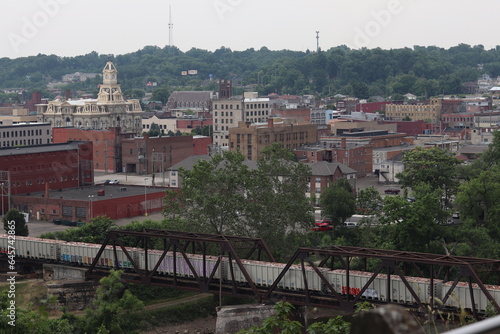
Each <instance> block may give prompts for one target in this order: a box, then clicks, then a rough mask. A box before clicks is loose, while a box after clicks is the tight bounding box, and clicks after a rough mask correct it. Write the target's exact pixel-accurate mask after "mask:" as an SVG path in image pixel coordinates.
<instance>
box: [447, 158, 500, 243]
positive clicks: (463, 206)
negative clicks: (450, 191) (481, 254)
mask: <svg viewBox="0 0 500 334" xmlns="http://www.w3.org/2000/svg"><path fill="white" fill-rule="evenodd" d="M456 203H457V205H458V208H459V210H460V214H461V219H462V220H464V219H472V220H473V221H474V223H475V224H476V225H484V226H485V227H487V228H488V230H489V232H490V233H491V234H492V236H493V237H494V238H495V239H497V240H500V223H499V221H500V165H494V166H493V167H492V168H490V169H488V170H485V171H483V172H481V174H479V175H478V176H477V177H476V178H473V179H472V180H470V181H469V182H465V183H463V184H461V185H460V187H459V190H458V194H457V200H456Z"/></svg>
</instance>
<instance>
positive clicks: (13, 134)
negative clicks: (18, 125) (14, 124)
mask: <svg viewBox="0 0 500 334" xmlns="http://www.w3.org/2000/svg"><path fill="white" fill-rule="evenodd" d="M41 135H42V129H34V130H19V132H18V131H17V130H12V131H10V132H9V131H4V132H2V138H9V137H13V138H14V137H18V136H22V137H26V136H41ZM47 135H48V136H50V130H49V129H47Z"/></svg>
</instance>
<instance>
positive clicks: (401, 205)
mask: <svg viewBox="0 0 500 334" xmlns="http://www.w3.org/2000/svg"><path fill="white" fill-rule="evenodd" d="M413 195H414V196H415V201H414V202H408V201H407V200H406V198H404V197H401V196H386V197H385V198H384V207H383V212H384V214H383V215H381V216H379V222H380V223H381V224H383V225H386V228H385V229H384V230H385V235H384V238H385V240H384V241H383V245H381V246H382V247H383V248H391V249H398V250H407V251H415V252H431V253H432V252H435V253H440V252H442V248H441V246H439V248H436V244H439V245H440V244H441V243H440V241H439V240H441V238H442V235H443V234H442V233H441V230H442V225H441V224H440V223H441V222H442V221H443V220H444V218H445V217H446V211H445V210H443V209H442V208H441V205H440V201H439V199H440V198H441V191H440V190H439V189H432V187H431V186H430V185H429V184H425V183H421V184H416V185H414V186H413ZM436 240H438V241H439V242H438V243H436V242H435V241H436Z"/></svg>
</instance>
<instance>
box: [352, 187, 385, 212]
mask: <svg viewBox="0 0 500 334" xmlns="http://www.w3.org/2000/svg"><path fill="white" fill-rule="evenodd" d="M382 203H383V200H382V196H380V194H379V192H378V191H377V189H375V188H374V187H373V186H371V187H368V188H365V189H361V190H360V191H359V192H358V196H357V198H356V206H357V209H358V211H360V213H361V214H371V213H376V212H377V211H378V210H379V208H380V207H381V206H382Z"/></svg>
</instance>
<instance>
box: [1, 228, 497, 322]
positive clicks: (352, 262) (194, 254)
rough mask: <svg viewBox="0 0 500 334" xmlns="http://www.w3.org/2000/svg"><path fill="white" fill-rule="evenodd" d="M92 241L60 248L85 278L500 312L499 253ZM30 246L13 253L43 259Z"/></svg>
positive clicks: (146, 238) (120, 238)
mask: <svg viewBox="0 0 500 334" xmlns="http://www.w3.org/2000/svg"><path fill="white" fill-rule="evenodd" d="M29 239H34V238H29ZM39 240H43V239H39ZM51 242H52V243H54V244H57V242H61V244H62V245H64V242H62V241H51ZM71 244H72V245H73V246H74V244H78V243H71ZM80 245H81V247H84V246H85V247H88V246H89V244H83V243H82V244H80ZM92 246H94V247H93V249H92V251H90V252H89V251H88V250H83V249H81V250H79V248H74V249H75V250H74V252H76V253H75V254H73V255H71V257H69V256H68V255H67V254H66V255H63V254H61V258H62V261H61V263H65V264H66V265H70V264H74V263H75V262H76V263H80V264H82V258H87V261H88V262H87V263H88V266H87V267H86V268H88V269H87V271H86V279H87V280H91V279H99V278H101V277H104V276H107V275H108V272H109V270H110V269H113V268H116V269H122V270H123V271H124V274H123V275H122V278H123V279H124V280H125V281H128V282H133V283H139V284H149V285H157V286H168V287H175V288H179V289H185V290H192V291H199V292H205V293H212V294H222V295H234V296H242V297H248V298H253V299H255V300H256V301H258V302H264V301H272V302H276V301H280V300H285V301H288V302H290V303H292V304H295V305H307V306H317V307H330V308H338V309H343V310H346V311H352V310H353V309H354V306H355V304H356V303H358V302H360V301H365V300H367V301H369V302H371V303H378V304H388V303H394V304H401V305H403V306H405V307H407V308H415V309H420V310H427V311H428V310H431V311H433V310H436V311H440V310H441V311H448V308H450V305H458V307H457V306H455V308H457V309H458V308H460V307H462V306H463V307H464V308H468V309H469V310H470V312H471V313H472V314H473V315H474V316H475V317H476V318H480V317H481V315H482V313H484V311H485V309H486V304H487V306H488V307H490V306H491V307H493V308H495V309H496V310H497V311H499V312H500V307H499V304H498V301H499V300H500V287H497V286H490V285H486V284H485V282H489V283H491V282H492V280H494V282H495V283H496V284H498V282H499V280H500V276H499V275H498V274H499V268H500V260H492V259H482V258H471V257H459V256H451V255H442V254H428V253H417V252H405V251H394V250H382V249H370V248H362V247H348V246H331V247H328V248H306V247H302V248H299V249H297V250H296V252H295V254H294V255H293V256H292V257H291V258H290V259H289V261H288V262H287V263H278V262H276V260H275V259H274V257H273V255H272V254H271V252H270V250H269V248H268V247H267V246H266V244H265V243H264V242H263V241H262V240H261V239H256V238H247V237H237V236H223V235H215V234H203V233H191V232H179V231H170V230H152V229H146V230H142V231H120V230H113V231H110V232H108V234H107V236H106V239H105V241H104V242H103V244H102V245H92ZM61 247H64V246H61ZM1 248H2V247H1V245H0V249H1ZM78 252H80V253H78ZM28 255H29V256H26V258H25V259H23V258H22V257H19V258H18V259H17V261H18V262H22V261H26V262H25V263H27V264H33V263H38V264H40V263H41V262H42V260H40V259H35V258H33V253H32V254H31V255H30V253H29V252H28ZM28 257H30V258H28ZM88 259H91V260H88ZM78 261H80V262H78ZM125 263H127V265H125ZM83 265H85V264H83ZM457 296H458V297H457ZM454 298H458V301H456V302H455V301H453V302H452V299H454Z"/></svg>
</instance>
